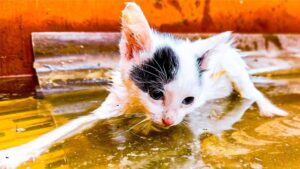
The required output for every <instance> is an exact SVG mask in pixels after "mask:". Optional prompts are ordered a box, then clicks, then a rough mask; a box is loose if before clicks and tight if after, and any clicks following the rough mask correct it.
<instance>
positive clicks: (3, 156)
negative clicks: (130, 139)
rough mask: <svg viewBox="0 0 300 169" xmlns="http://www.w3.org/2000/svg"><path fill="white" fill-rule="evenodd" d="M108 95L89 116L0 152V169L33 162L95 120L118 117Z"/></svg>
mask: <svg viewBox="0 0 300 169" xmlns="http://www.w3.org/2000/svg"><path fill="white" fill-rule="evenodd" d="M114 100H115V99H114V96H113V94H110V95H109V96H108V97H107V99H106V100H105V101H104V102H103V103H102V105H101V106H100V107H99V108H98V109H96V110H94V111H93V112H92V113H91V114H89V115H86V116H82V117H79V118H77V119H74V120H71V121H70V122H68V123H67V124H64V125H63V126H60V127H58V128H57V129H55V130H53V131H50V132H49V133H46V134H44V135H42V136H40V137H38V138H37V139H35V140H33V141H31V142H28V143H26V144H23V145H20V146H17V147H12V148H9V149H5V150H1V151H0V169H9V168H17V167H18V166H19V165H21V164H22V163H24V162H26V161H28V160H33V159H35V158H36V157H38V156H39V155H40V154H41V153H42V152H44V151H46V150H48V148H49V147H50V146H51V145H53V144H54V143H56V142H58V141H62V140H63V139H66V138H67V137H71V136H73V135H75V134H78V133H80V132H82V131H83V130H86V129H88V128H90V127H92V126H93V125H94V124H95V123H96V122H97V120H100V119H106V118H110V117H115V116H119V115H120V112H121V111H120V105H118V104H116V103H115V102H114Z"/></svg>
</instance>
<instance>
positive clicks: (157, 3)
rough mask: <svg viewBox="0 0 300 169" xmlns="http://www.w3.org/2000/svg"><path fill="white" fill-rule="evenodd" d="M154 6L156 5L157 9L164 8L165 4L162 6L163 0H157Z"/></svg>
mask: <svg viewBox="0 0 300 169" xmlns="http://www.w3.org/2000/svg"><path fill="white" fill-rule="evenodd" d="M154 7H155V8H156V9H162V8H163V6H162V3H161V0H156V1H155V2H154Z"/></svg>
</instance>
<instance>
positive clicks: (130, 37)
mask: <svg viewBox="0 0 300 169" xmlns="http://www.w3.org/2000/svg"><path fill="white" fill-rule="evenodd" d="M125 36H126V54H125V57H126V59H128V60H131V59H132V58H133V52H136V53H137V52H140V51H142V50H143V47H142V46H141V44H139V43H138V41H139V40H138V39H136V37H135V35H134V33H131V32H129V31H126V32H125Z"/></svg>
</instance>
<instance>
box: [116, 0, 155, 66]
mask: <svg viewBox="0 0 300 169" xmlns="http://www.w3.org/2000/svg"><path fill="white" fill-rule="evenodd" d="M152 45H153V37H152V31H151V28H150V26H149V24H148V22H147V20H146V17H145V16H144V14H143V12H142V10H141V8H140V7H139V6H138V5H137V4H135V3H133V2H129V3H126V7H125V9H124V10H123V11H122V30H121V41H120V52H121V57H122V58H123V59H126V60H131V59H134V60H135V62H139V61H140V60H141V58H138V57H139V56H137V54H138V53H139V52H142V51H149V50H151V49H152Z"/></svg>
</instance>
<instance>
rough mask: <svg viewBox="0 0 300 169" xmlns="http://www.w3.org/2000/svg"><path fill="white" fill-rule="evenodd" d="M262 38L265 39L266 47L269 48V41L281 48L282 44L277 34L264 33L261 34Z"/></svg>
mask: <svg viewBox="0 0 300 169" xmlns="http://www.w3.org/2000/svg"><path fill="white" fill-rule="evenodd" d="M263 37H264V39H265V47H266V49H269V43H270V42H271V43H273V44H274V45H275V46H276V47H277V48H278V49H280V50H282V49H283V48H282V45H281V42H280V39H279V38H278V36H276V35H273V34H264V35H263Z"/></svg>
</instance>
